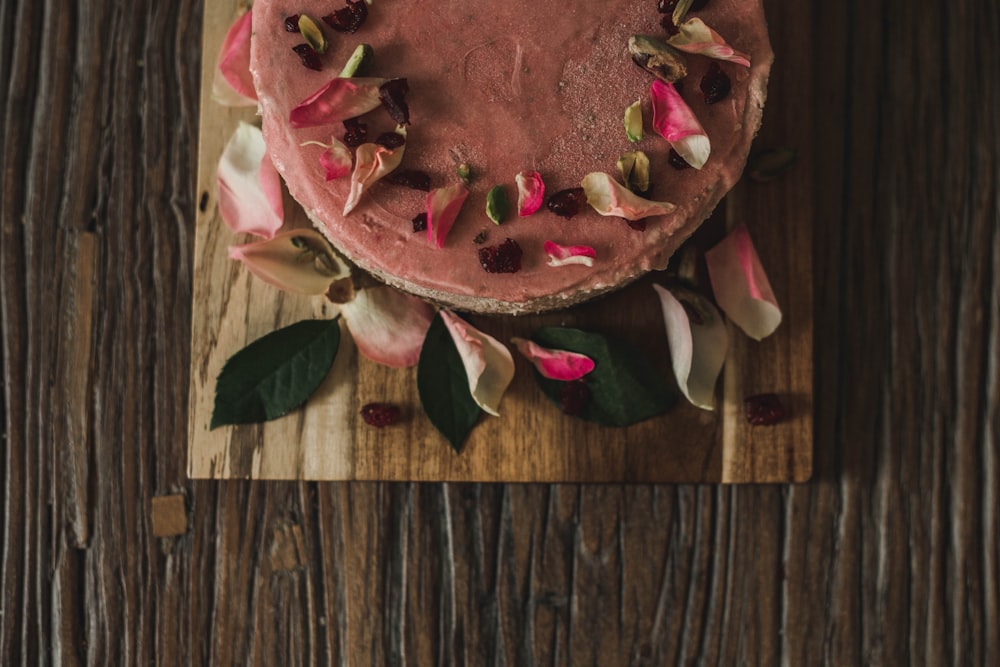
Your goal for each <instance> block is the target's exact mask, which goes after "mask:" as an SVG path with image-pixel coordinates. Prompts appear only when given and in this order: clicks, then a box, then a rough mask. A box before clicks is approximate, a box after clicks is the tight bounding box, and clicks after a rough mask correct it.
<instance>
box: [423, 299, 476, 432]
mask: <svg viewBox="0 0 1000 667" xmlns="http://www.w3.org/2000/svg"><path fill="white" fill-rule="evenodd" d="M417 391H418V392H419V393H420V403H421V404H422V405H423V406H424V412H426V413H427V416H428V417H429V418H430V420H431V423H432V424H434V427H435V428H437V430H438V431H440V432H441V434H442V435H443V436H444V437H445V438H447V440H448V442H450V443H451V446H452V448H453V449H454V450H455V451H456V452H461V451H462V446H463V445H464V444H465V439H466V438H467V437H468V436H469V432H470V431H472V427H473V426H475V425H476V422H477V421H478V420H479V415H480V414H481V413H482V410H481V409H480V408H479V406H478V405H476V401H475V400H473V398H472V392H471V391H470V390H469V378H468V376H467V375H466V374H465V366H463V365H462V358H461V357H460V356H459V355H458V349H457V348H456V347H455V342H454V341H453V340H452V339H451V334H449V333H448V327H446V326H445V324H444V320H442V319H441V315H440V314H439V315H436V316H435V317H434V321H433V322H431V326H430V329H428V330H427V337H426V338H424V346H423V347H422V348H421V350H420V361H419V362H417Z"/></svg>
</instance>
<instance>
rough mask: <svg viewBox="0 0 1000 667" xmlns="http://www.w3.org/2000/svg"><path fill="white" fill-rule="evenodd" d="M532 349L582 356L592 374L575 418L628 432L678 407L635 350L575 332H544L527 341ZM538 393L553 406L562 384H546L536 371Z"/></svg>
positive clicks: (672, 394) (659, 377)
mask: <svg viewBox="0 0 1000 667" xmlns="http://www.w3.org/2000/svg"><path fill="white" fill-rule="evenodd" d="M532 338H533V339H534V340H535V342H536V343H538V344H539V345H543V346H545V347H550V348H555V349H559V350H569V351H571V352H579V353H581V354H585V355H587V356H588V357H590V358H591V359H593V360H594V364H595V367H594V370H593V371H592V372H590V373H589V374H588V375H587V376H586V377H585V378H584V380H585V381H586V383H587V387H588V389H590V401H589V403H588V404H587V407H586V408H585V409H584V411H583V412H582V413H581V414H580V417H581V418H583V419H587V420H588V421H592V422H596V423H598V424H602V425H604V426H629V425H631V424H635V423H637V422H640V421H643V420H645V419H649V418H650V417H652V416H654V415H658V414H660V413H662V412H665V411H666V410H667V409H669V408H670V407H671V406H672V405H673V404H674V403H675V402H676V401H677V391H676V390H675V389H674V387H673V385H672V384H670V383H668V382H667V381H666V380H665V379H664V378H663V376H662V375H661V374H659V373H658V372H657V371H656V369H655V368H653V365H652V364H651V363H650V362H649V360H647V359H646V358H645V357H643V355H641V354H640V353H639V352H638V351H637V350H636V349H635V347H634V346H632V345H629V344H626V343H623V342H622V341H619V340H616V339H614V338H609V337H607V336H603V335H601V334H595V333H588V332H586V331H580V330H579V329H569V328H563V327H546V328H544V329H539V330H538V331H536V332H535V334H534V335H533V336H532ZM535 379H536V380H537V381H538V384H539V386H541V388H542V391H543V392H544V393H545V395H546V396H548V397H549V398H550V399H551V400H552V401H554V402H555V403H556V405H560V394H561V392H562V391H563V388H564V387H565V386H566V384H567V383H566V382H560V381H558V380H549V379H547V378H544V377H542V376H541V375H539V374H538V373H537V371H536V373H535Z"/></svg>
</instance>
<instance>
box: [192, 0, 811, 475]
mask: <svg viewBox="0 0 1000 667" xmlns="http://www.w3.org/2000/svg"><path fill="white" fill-rule="evenodd" d="M245 9H246V3H242V2H234V1H233V0H209V1H208V2H206V3H205V13H204V37H203V53H204V54H205V57H204V58H203V63H202V88H201V125H200V127H201V131H200V141H199V162H198V192H199V206H198V211H197V214H196V215H197V219H196V229H195V258H194V282H193V285H194V291H193V295H192V309H193V316H192V320H193V326H192V338H191V386H190V397H189V449H188V473H189V475H190V476H191V477H193V478H215V479H224V478H254V479H310V480H416V481H444V480H456V481H458V480H462V481H466V480H467V481H492V482H499V481H518V482H709V483H739V482H798V481H804V480H806V479H808V478H809V476H810V474H811V471H812V442H813V440H812V424H813V402H812V401H813V399H812V396H813V394H812V391H813V344H812V341H813V331H812V322H813V288H812V219H811V216H812V211H813V209H812V206H811V202H812V195H811V188H812V180H811V175H812V174H811V169H810V167H809V165H810V164H811V156H809V155H805V154H802V153H800V155H799V161H798V164H797V166H796V167H795V168H794V169H793V170H792V171H791V172H789V173H788V174H786V175H784V176H783V177H781V178H780V179H778V180H776V181H773V182H770V183H766V184H756V183H744V184H741V185H740V186H738V187H737V188H736V190H734V192H733V193H731V194H730V195H729V197H728V198H727V200H726V202H725V205H724V206H722V207H720V211H717V214H716V216H715V218H714V219H713V221H712V223H711V224H708V225H706V226H705V228H704V229H703V230H702V231H700V232H699V234H702V235H703V236H704V235H709V236H710V235H712V234H714V235H715V236H719V235H721V233H722V232H723V231H724V230H723V228H724V227H725V226H726V225H732V224H734V223H735V222H736V221H746V222H747V224H748V226H749V227H750V230H751V234H752V235H753V237H754V239H755V243H756V245H757V248H758V251H759V253H760V255H761V259H762V261H763V263H764V266H765V268H766V269H767V271H768V274H769V277H770V279H771V283H772V285H773V287H774V291H775V293H776V296H777V298H778V302H779V304H780V305H781V307H782V311H783V314H784V322H783V323H782V325H781V327H780V328H779V330H778V332H777V333H775V334H774V335H773V336H771V337H770V338H768V339H767V340H765V341H763V342H761V343H757V342H755V341H752V340H750V339H748V338H747V337H746V336H744V335H743V334H742V333H741V332H739V331H738V330H736V329H733V328H731V331H730V339H731V349H730V352H729V356H728V359H727V361H726V365H725V370H724V372H723V377H722V379H721V380H720V382H719V385H718V404H719V405H720V406H721V408H720V409H718V410H717V411H715V412H707V411H704V410H700V409H697V408H694V407H692V406H690V405H688V404H687V403H684V402H683V399H681V402H680V403H678V405H677V407H675V408H674V409H672V410H671V411H670V412H668V413H667V414H665V415H662V416H660V417H657V418H654V419H650V420H648V421H646V422H643V423H641V424H637V425H635V426H632V427H629V428H605V427H600V426H595V425H593V424H590V423H588V422H584V421H581V420H578V419H574V418H571V417H567V416H565V415H563V414H562V413H561V412H560V411H559V410H558V409H557V408H556V407H555V406H554V405H552V404H551V403H549V402H548V401H547V399H546V398H545V397H544V396H543V394H542V393H541V391H540V390H539V389H538V388H537V387H536V386H535V383H534V379H533V378H532V373H531V369H530V366H529V365H528V363H527V362H526V361H524V360H523V359H522V358H520V357H519V355H517V354H515V355H514V356H515V359H516V361H517V374H516V376H515V379H514V382H513V384H512V385H511V387H510V389H509V390H508V393H507V395H506V396H505V398H504V400H503V403H502V404H501V416H500V417H499V418H497V417H484V418H483V419H482V420H481V421H480V423H479V424H478V425H477V426H476V428H475V429H474V431H473V433H472V435H471V436H470V438H469V440H468V442H467V443H466V446H465V448H464V450H463V451H462V452H461V453H455V452H454V451H453V450H452V448H451V447H450V446H449V445H448V443H447V441H446V440H445V439H444V438H443V437H442V436H441V435H440V434H438V432H437V431H436V430H435V429H434V427H433V426H432V425H431V424H430V422H429V421H428V419H427V418H426V416H425V415H424V414H423V411H422V409H421V407H420V402H419V399H418V396H417V388H416V370H415V369H409V370H399V369H390V368H385V367H382V366H379V365H377V364H373V363H371V362H369V361H368V360H366V359H364V358H362V357H360V355H358V354H357V351H356V349H355V348H354V346H353V343H352V341H351V338H350V336H347V335H345V336H343V338H342V342H341V348H340V352H339V353H338V355H337V361H336V363H335V367H334V369H333V371H332V372H331V374H330V375H329V376H328V378H327V380H326V382H325V383H324V385H323V386H322V387H321V388H320V390H319V391H318V392H317V394H316V395H314V396H313V398H311V399H310V400H309V401H308V402H307V404H306V405H305V406H304V408H302V409H299V410H297V411H295V412H293V413H292V414H290V415H288V416H286V417H284V418H282V419H279V420H276V421H273V422H270V423H267V424H263V425H250V426H238V427H222V428H218V429H215V430H210V429H209V426H208V425H209V422H210V419H211V414H212V406H213V401H214V395H215V378H216V376H217V375H218V373H219V371H220V370H221V368H222V366H223V364H224V363H225V361H226V359H228V358H229V357H230V356H231V355H232V354H234V353H235V352H237V351H238V350H240V349H241V348H243V347H244V346H245V345H246V344H248V343H250V342H251V341H253V340H255V339H257V338H259V337H260V336H263V335H265V334H267V333H270V332H271V331H273V330H275V329H277V328H280V327H282V326H286V325H289V324H292V323H294V322H297V321H300V320H302V319H306V318H313V317H331V316H332V315H333V314H334V311H333V307H332V306H331V305H330V304H329V303H327V302H326V301H325V300H324V299H322V298H316V299H312V298H306V297H296V296H292V295H288V294H284V293H281V292H279V291H278V290H276V289H274V288H272V287H270V286H269V285H266V284H264V283H263V282H262V281H260V280H258V279H256V278H253V277H252V276H250V274H249V273H248V272H247V271H245V270H244V269H243V268H242V266H241V265H240V264H239V263H238V262H234V261H232V260H230V259H229V258H228V255H227V248H228V246H230V245H233V244H237V243H243V242H245V241H246V239H243V238H239V237H237V236H235V235H234V234H233V233H232V232H230V231H229V229H228V228H227V227H226V226H225V225H224V224H223V223H222V220H221V218H220V217H219V213H218V207H217V201H216V196H215V168H216V163H217V161H218V158H219V155H220V153H221V151H222V149H223V146H224V145H225V142H226V141H227V139H228V137H229V136H230V134H231V133H232V131H233V129H234V128H235V126H236V124H237V122H238V121H240V120H245V121H248V122H254V121H255V113H254V110H253V109H252V108H251V109H236V110H234V109H227V108H224V107H221V106H219V105H218V104H216V103H215V102H214V101H213V100H212V99H211V83H212V77H213V69H214V66H215V57H216V54H217V52H218V50H219V45H220V44H221V42H222V39H223V36H224V35H225V32H226V29H227V28H228V26H229V25H230V23H231V22H232V21H233V19H234V18H235V17H236V16H238V15H239V14H240V13H241V12H242V11H245ZM772 19H773V17H772ZM778 28H780V25H775V23H774V21H773V20H772V34H773V32H774V31H775V29H778ZM795 32H796V31H792V30H789V31H788V36H789V38H788V39H784V38H783V39H782V40H775V42H776V46H783V47H784V48H786V49H798V51H794V50H793V51H792V53H803V52H804V50H807V49H809V48H811V47H810V46H809V44H808V43H806V42H805V41H804V40H802V41H801V42H797V41H796V40H797V38H796V37H795ZM778 57H779V61H778V65H777V66H776V68H775V72H774V76H773V77H772V81H771V91H772V92H771V97H770V100H769V102H768V106H767V110H766V113H765V127H764V129H763V130H762V132H761V135H760V137H759V138H758V141H757V144H758V145H759V146H798V147H807V146H809V142H808V140H807V139H808V135H809V131H810V127H811V125H810V123H811V119H810V118H808V116H807V114H808V111H807V110H805V109H802V108H796V107H795V105H794V101H793V100H791V99H790V95H788V96H786V95H785V94H784V93H783V91H800V92H802V91H804V90H805V89H807V88H808V87H809V86H810V82H809V80H808V79H807V78H806V77H805V76H804V75H801V74H799V73H797V72H796V73H792V72H785V71H784V70H782V68H781V65H780V58H781V52H780V50H779V53H778ZM792 76H798V77H801V80H792V79H791V77H792ZM807 98H808V97H807ZM289 211H291V213H290V215H291V216H292V219H293V221H294V223H295V224H300V225H307V224H308V222H307V221H305V219H304V216H303V214H302V213H301V211H300V210H298V209H297V207H295V206H293V205H291V203H290V202H289V204H288V205H286V212H289ZM657 277H658V276H651V277H650V278H647V279H645V280H642V281H640V282H638V283H636V284H635V285H632V286H631V287H629V288H627V289H625V290H623V291H621V292H618V293H615V294H612V295H609V296H607V297H604V298H602V299H599V300H597V301H594V302H592V303H589V304H585V305H583V306H579V307H576V308H573V309H571V310H568V311H563V312H558V313H554V314H549V315H541V316H528V317H521V318H513V317H473V318H471V319H472V322H473V323H474V324H475V325H476V326H477V327H479V328H480V329H482V330H483V331H486V332H488V333H490V334H491V335H493V336H495V337H497V338H498V339H499V340H501V341H509V340H510V338H511V336H515V335H516V336H524V337H526V336H527V335H529V334H530V333H531V332H532V331H534V330H535V329H536V328H538V327H541V326H549V325H569V326H574V327H579V328H582V329H586V330H592V331H599V332H602V333H607V334H612V335H615V336H617V337H620V338H622V339H624V340H626V341H628V342H630V343H632V344H634V345H635V346H637V347H639V348H641V349H642V350H643V351H644V352H645V354H646V355H648V357H649V359H650V360H651V361H652V362H653V363H654V364H655V365H656V367H657V368H658V369H659V370H660V371H661V372H662V373H663V374H664V375H666V376H667V377H670V376H671V371H670V362H669V351H668V348H667V342H666V336H665V332H664V329H663V321H662V316H661V314H660V308H659V305H658V301H657V298H656V296H655V294H654V292H653V290H652V288H651V287H650V284H651V282H653V281H655V280H656V279H657ZM660 278H662V276H660ZM763 392H775V393H777V394H779V395H780V396H781V398H782V400H783V401H784V403H785V404H786V407H787V408H788V410H789V412H790V417H789V418H788V419H786V420H785V421H783V422H782V423H780V424H777V425H774V426H768V427H762V426H758V427H752V426H750V425H749V424H748V423H747V422H746V420H745V418H744V417H743V398H744V397H745V396H748V395H751V394H755V393H763ZM371 401H389V402H393V403H396V404H398V405H401V406H404V410H405V414H406V419H405V420H404V421H403V422H402V423H401V424H399V425H396V426H393V427H390V428H385V429H375V428H372V427H370V426H368V425H366V424H365V423H364V422H363V421H362V420H361V418H360V415H359V410H360V408H361V406H362V405H363V404H365V403H368V402H371Z"/></svg>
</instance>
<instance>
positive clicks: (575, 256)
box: [543, 241, 597, 266]
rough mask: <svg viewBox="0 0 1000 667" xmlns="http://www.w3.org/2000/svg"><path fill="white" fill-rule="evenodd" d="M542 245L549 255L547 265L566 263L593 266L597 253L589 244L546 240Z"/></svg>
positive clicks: (562, 264)
mask: <svg viewBox="0 0 1000 667" xmlns="http://www.w3.org/2000/svg"><path fill="white" fill-rule="evenodd" d="M543 247H544V249H545V254H546V255H548V257H549V266H566V265H567V264H582V265H584V266H593V265H594V260H595V259H596V258H597V253H596V252H595V251H594V249H593V248H591V247H590V246H589V245H559V244H558V243H556V242H554V241H546V242H545V245H544V246H543Z"/></svg>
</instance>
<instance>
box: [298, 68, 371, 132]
mask: <svg viewBox="0 0 1000 667" xmlns="http://www.w3.org/2000/svg"><path fill="white" fill-rule="evenodd" d="M385 82H386V79H376V78H365V77H360V78H350V79H342V78H340V77H338V78H336V79H333V80H331V81H329V82H328V83H326V84H324V85H323V86H322V87H320V88H319V90H317V91H316V92H314V93H313V94H312V95H310V96H309V97H307V98H306V99H304V100H302V102H301V103H300V104H299V105H298V106H297V107H295V108H294V109H292V112H291V114H290V115H289V118H288V119H289V121H290V122H291V124H292V127H314V126H316V125H331V124H333V123H339V122H341V121H344V120H347V119H348V118H355V117H357V116H360V115H361V114H364V113H368V112H369V111H371V110H372V109H375V108H378V106H379V105H380V104H381V103H382V102H381V100H380V99H379V96H378V92H379V86H381V85H382V84H383V83H385Z"/></svg>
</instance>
